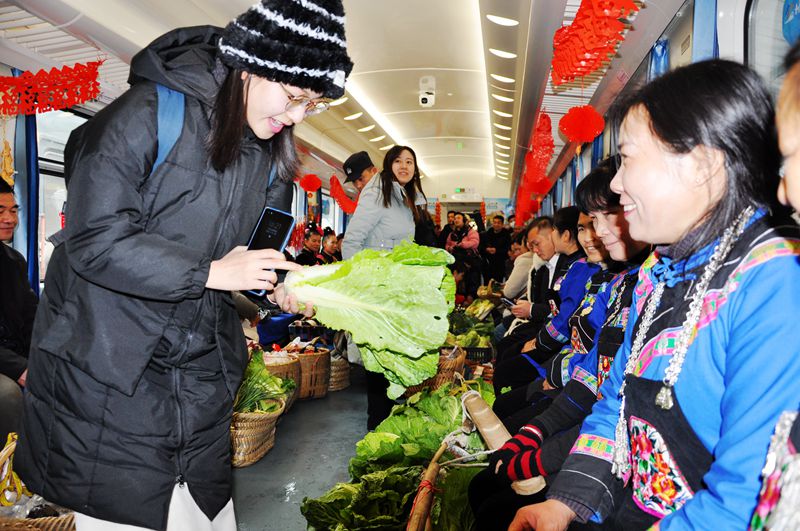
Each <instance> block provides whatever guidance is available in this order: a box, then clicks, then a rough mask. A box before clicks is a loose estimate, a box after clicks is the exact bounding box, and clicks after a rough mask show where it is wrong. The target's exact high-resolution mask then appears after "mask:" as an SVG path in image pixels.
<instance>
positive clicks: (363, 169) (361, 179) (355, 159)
mask: <svg viewBox="0 0 800 531" xmlns="http://www.w3.org/2000/svg"><path fill="white" fill-rule="evenodd" d="M343 166H344V173H345V175H346V177H345V179H344V182H345V183H353V185H355V187H356V188H357V189H358V191H359V192H360V191H361V190H363V189H364V187H365V186H366V185H367V183H368V182H369V180H370V179H372V178H373V177H374V176H375V174H376V173H378V168H376V167H375V165H374V164H373V163H372V160H371V159H370V158H369V155H368V154H367V152H366V151H359V152H358V153H353V154H352V155H350V156H349V157H347V160H346V161H344V165H343Z"/></svg>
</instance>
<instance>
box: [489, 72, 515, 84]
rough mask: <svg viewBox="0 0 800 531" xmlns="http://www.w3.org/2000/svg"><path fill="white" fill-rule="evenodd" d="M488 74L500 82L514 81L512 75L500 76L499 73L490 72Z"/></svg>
mask: <svg viewBox="0 0 800 531" xmlns="http://www.w3.org/2000/svg"><path fill="white" fill-rule="evenodd" d="M490 75H491V76H492V79H494V80H497V81H499V82H500V83H513V82H514V78H513V77H505V76H501V75H498V74H490Z"/></svg>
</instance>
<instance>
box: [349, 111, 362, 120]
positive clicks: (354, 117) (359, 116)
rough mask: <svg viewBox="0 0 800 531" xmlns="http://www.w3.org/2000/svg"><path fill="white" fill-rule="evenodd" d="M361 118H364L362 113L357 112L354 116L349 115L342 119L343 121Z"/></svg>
mask: <svg viewBox="0 0 800 531" xmlns="http://www.w3.org/2000/svg"><path fill="white" fill-rule="evenodd" d="M362 116H364V113H363V112H357V113H355V114H351V115H350V116H345V117H344V119H345V120H355V119H357V118H361V117H362Z"/></svg>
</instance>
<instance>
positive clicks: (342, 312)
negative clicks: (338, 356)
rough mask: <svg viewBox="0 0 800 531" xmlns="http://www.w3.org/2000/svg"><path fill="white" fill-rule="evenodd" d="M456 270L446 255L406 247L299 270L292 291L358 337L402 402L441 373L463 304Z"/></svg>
mask: <svg viewBox="0 0 800 531" xmlns="http://www.w3.org/2000/svg"><path fill="white" fill-rule="evenodd" d="M451 263H453V257H452V256H451V255H450V254H449V253H447V252H446V251H444V250H442V249H436V248H432V247H424V246H421V245H416V244H414V243H411V242H407V241H406V242H403V243H402V244H400V245H398V246H397V247H395V248H394V249H393V250H392V251H376V250H372V249H365V250H363V251H361V252H360V253H358V254H356V255H355V256H353V257H352V258H351V259H349V260H344V261H342V262H337V263H335V264H329V265H321V266H314V267H307V268H303V269H302V270H300V271H292V272H291V273H289V274H288V275H287V277H286V282H285V284H284V285H285V287H286V292H287V293H288V294H294V295H295V296H296V297H297V300H299V301H314V308H315V309H316V317H315V319H316V320H317V321H319V322H321V323H322V324H324V325H325V326H327V327H329V328H333V329H336V330H347V331H348V332H350V333H351V334H352V336H353V341H355V342H356V344H358V347H359V350H360V351H361V355H362V357H363V359H364V366H365V368H366V369H367V370H370V371H373V372H378V373H382V374H384V375H385V376H386V378H387V379H388V380H389V382H390V386H389V391H388V393H387V394H388V395H389V396H390V397H391V398H396V397H398V396H400V395H401V394H402V393H403V392H404V391H405V388H406V387H409V386H412V385H416V384H418V383H421V382H422V381H424V380H425V379H427V378H430V377H431V376H433V375H434V374H436V369H437V365H438V360H439V352H438V348H439V347H440V346H441V345H442V344H443V343H444V340H445V338H446V336H447V330H448V326H449V324H448V320H447V315H448V314H449V313H450V312H451V311H452V309H453V306H454V301H455V291H456V285H455V281H454V280H453V275H452V274H451V273H450V271H449V270H448V269H447V267H446V266H447V265H448V264H451Z"/></svg>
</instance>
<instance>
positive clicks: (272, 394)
mask: <svg viewBox="0 0 800 531" xmlns="http://www.w3.org/2000/svg"><path fill="white" fill-rule="evenodd" d="M294 388H295V382H294V380H292V379H291V378H285V379H284V378H279V377H277V376H274V375H272V374H270V372H269V370H267V367H266V366H265V365H264V351H263V350H261V349H253V350H252V351H251V357H250V361H249V362H248V363H247V367H246V368H245V371H244V379H243V380H242V385H241V386H240V387H239V391H238V392H237V393H236V399H235V400H234V402H233V410H234V411H235V412H236V413H271V412H273V411H277V410H278V409H280V405H279V404H278V403H276V402H275V401H274V400H272V399H275V398H286V397H287V396H289V394H290V393H291V392H292V391H294Z"/></svg>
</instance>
